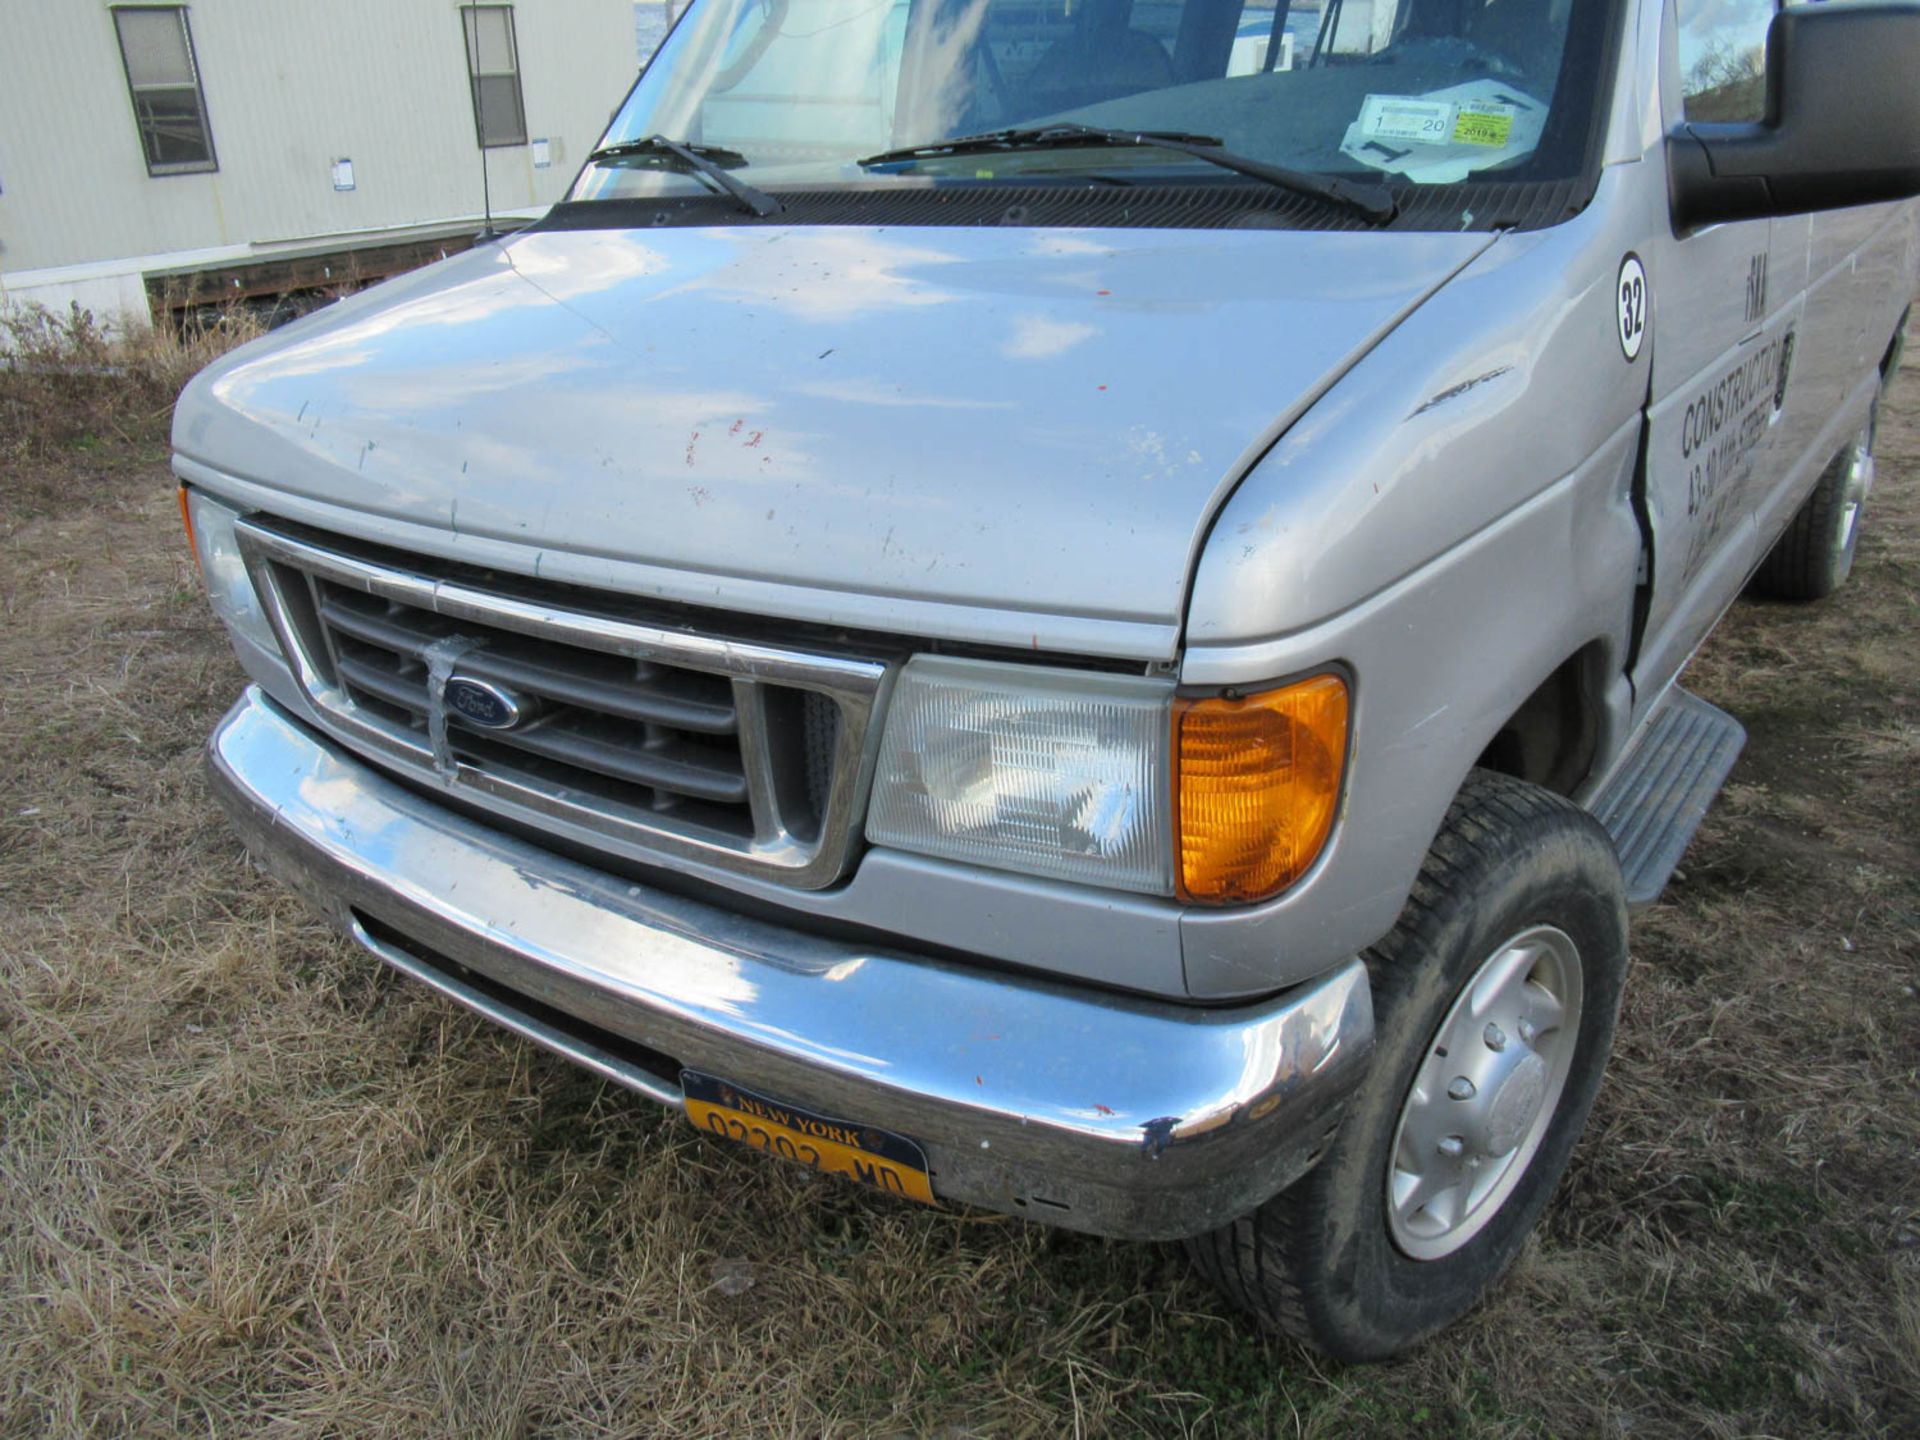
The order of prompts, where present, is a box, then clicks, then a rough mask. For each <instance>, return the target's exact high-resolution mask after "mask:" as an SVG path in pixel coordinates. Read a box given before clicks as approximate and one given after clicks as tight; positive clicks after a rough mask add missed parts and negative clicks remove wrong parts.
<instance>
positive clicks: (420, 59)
mask: <svg viewBox="0 0 1920 1440" xmlns="http://www.w3.org/2000/svg"><path fill="white" fill-rule="evenodd" d="M189 15H190V17H191V22H192V29H193V43H194V50H195V53H196V55H197V58H198V60H199V66H200V77H201V84H202V87H203V90H204V92H205V95H206V105H207V114H208V119H209V122H210V124H211V127H212V132H213V144H214V149H215V152H216V154H217V156H218V158H219V164H220V168H219V171H218V172H217V173H214V174H189V175H166V176H149V175H148V174H147V170H146V163H145V160H144V157H143V155H142V152H141V147H140V137H139V133H138V131H137V129H136V127H135V124H134V119H133V110H132V106H131V103H130V102H129V99H128V95H127V84H126V77H125V74H124V72H123V70H122V68H121V62H120V51H119V44H118V41H117V39H116V37H115V31H114V23H113V17H112V14H111V6H110V5H108V4H107V3H105V0H0V275H12V276H16V277H17V279H18V280H25V279H28V278H29V277H26V276H20V275H19V272H21V271H35V270H42V269H45V268H48V267H56V266H62V267H63V266H69V265H76V264H86V263H89V262H95V261H103V260H112V259H115V258H118V257H126V256H136V257H153V256H161V255H166V254H170V253H173V252H182V251H194V250H207V249H219V248H224V247H231V246H262V245H264V246H271V245H274V244H277V243H280V242H286V241H294V240H307V239H313V238H316V237H326V236H334V235H347V234H350V233H351V232H358V231H372V230H380V229H384V228H389V227H399V226H411V225H420V224H427V223H431V222H435V221H442V220H463V219H465V218H466V217H470V216H478V215H479V213H480V209H481V189H480V178H481V177H480V166H481V151H480V149H479V145H478V142H477V141H476V139H475V134H474V122H473V106H472V102H471V100H470V99H469V95H468V89H467V62H466V49H465V42H464V38H463V34H462V27H461V21H460V14H459V8H458V5H457V3H456V0H197V3H195V4H193V5H191V7H190V8H189ZM514 23H515V29H516V31H517V34H518V39H519V48H520V76H521V88H522V93H523V95H524V98H525V103H526V115H527V134H528V137H529V139H538V138H546V139H547V140H548V141H549V142H550V145H551V154H552V164H551V165H550V167H548V168H546V169H538V170H537V169H535V168H534V165H533V154H532V147H531V146H530V145H527V146H517V147H513V148H509V149H496V150H491V151H488V152H486V161H487V164H488V166H489V174H490V176H491V179H492V189H493V205H494V208H495V210H496V211H510V210H516V209H526V208H528V207H543V206H546V205H549V204H551V203H552V202H553V201H555V200H557V199H558V198H559V197H560V195H561V193H562V192H563V191H564V190H565V189H566V186H567V184H568V182H569V181H570V180H571V179H572V178H573V175H574V172H575V170H577V169H578V167H579V165H580V161H581V158H582V157H583V156H584V155H585V154H586V152H587V150H588V149H589V148H591V146H592V145H593V142H594V141H595V140H597V139H598V138H599V136H600V134H601V132H602V131H603V130H604V129H605V127H606V123H607V117H608V114H609V112H610V111H611V110H612V108H613V107H614V106H615V105H616V104H617V103H618V102H619V100H620V99H621V97H622V96H623V95H624V94H625V92H626V89H627V87H628V86H629V85H630V84H631V83H632V80H633V76H634V73H635V70H636V68H637V62H636V56H635V52H634V28H633V23H634V22H633V9H632V5H631V3H630V0H520V3H518V4H516V5H515V6H514ZM342 157H346V158H350V159H352V161H353V170H354V180H355V182H356V188H355V189H353V190H351V191H335V190H334V188H333V181H332V173H331V167H332V163H333V161H335V160H336V159H339V158H342Z"/></svg>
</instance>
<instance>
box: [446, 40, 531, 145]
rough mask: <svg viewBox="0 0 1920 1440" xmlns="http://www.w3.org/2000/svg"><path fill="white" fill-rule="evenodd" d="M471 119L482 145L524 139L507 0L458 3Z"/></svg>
mask: <svg viewBox="0 0 1920 1440" xmlns="http://www.w3.org/2000/svg"><path fill="white" fill-rule="evenodd" d="M460 14H461V18H462V19H464V20H465V21H466V28H467V78H468V80H469V81H470V82H471V83H472V86H473V125H474V130H475V132H476V133H477V134H478V135H479V137H480V148H481V149H482V150H494V149H498V148H500V147H501V146H504V145H524V144H526V143H527V107H526V104H525V102H524V101H523V100H522V98H521V95H520V49H519V46H518V45H517V44H516V43H515V41H514V34H513V7H512V6H511V5H462V6H461V7H460Z"/></svg>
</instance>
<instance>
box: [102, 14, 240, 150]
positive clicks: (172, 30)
mask: <svg viewBox="0 0 1920 1440" xmlns="http://www.w3.org/2000/svg"><path fill="white" fill-rule="evenodd" d="M113 23H114V28H115V29H116V30H117V31H118V32H119V36H120V60H121V63H122V64H123V65H125V66H126V71H127V91H128V93H129V95H131V97H132V99H133V119H134V124H135V125H137V126H138V127H139V129H140V145H141V148H142V149H143V150H144V151H145V152H146V157H147V173H148V174H149V175H185V174H191V173H194V172H196V171H203V170H218V169H219V168H220V166H219V162H218V161H217V160H215V158H214V154H213V131H212V129H211V127H209V126H208V124H207V101H206V96H205V95H203V94H202V93H201V90H200V69H199V66H197V65H196V64H195V63H194V57H193V33H192V31H190V30H189V29H188V28H187V12H186V9H185V7H184V6H179V5H139V6H131V5H130V6H123V7H121V8H119V9H116V10H115V11H114V12H113Z"/></svg>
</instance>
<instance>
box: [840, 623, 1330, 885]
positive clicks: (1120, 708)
mask: <svg viewBox="0 0 1920 1440" xmlns="http://www.w3.org/2000/svg"><path fill="white" fill-rule="evenodd" d="M1348 708H1349V707H1348V694H1347V682H1346V681H1345V679H1343V678H1342V677H1341V676H1339V675H1335V674H1321V675H1313V676H1310V677H1308V678H1306V679H1304V680H1298V681H1294V682H1292V683H1290V684H1287V685H1282V686H1279V687H1277V688H1275V689H1271V690H1265V691H1261V692H1258V693H1256V694H1252V695H1221V696H1208V697H1204V698H1199V699H1179V700H1176V699H1175V698H1174V692H1173V686H1172V683H1171V682H1169V681H1160V680H1149V679H1145V678H1136V677H1131V676H1120V675H1099V674H1093V673H1089V672H1085V671H1077V670H1048V669H1041V668H1039V667H1037V666H1022V665H994V664H987V663H984V662H981V661H977V660H950V659H945V658H940V657H931V656H922V657H920V658H919V659H916V660H914V661H912V662H911V663H910V664H909V665H908V666H907V668H906V669H905V670H904V671H903V672H902V673H901V677H900V683H899V685H898V686H897V687H896V688H895V691H894V697H893V702H892V708H891V709H890V711H889V713H888V715H887V727H886V733H885V737H884V738H883V740H882V742H881V748H880V763H879V769H878V773H877V775H876V776H875V779H874V798H873V806H872V810H871V813H870V814H869V816H868V820H867V836H868V838H869V839H871V840H872V841H873V842H874V843H875V844H877V845H890V846H893V847H895V848H897V849H901V850H914V851H918V852H919V853H921V854H923V855H938V856H941V857H943V858H945V859H950V860H963V861H968V862H971V863H973V864H976V865H990V866H994V867H996V868H999V869H1004V870H1019V871H1024V872H1025V873H1027V874H1030V875H1045V876H1050V877H1052V878H1055V879H1060V880H1078V881H1083V882H1085V883H1088V884H1093V885H1104V886H1107V887H1109V888H1112V889H1116V890H1135V891H1141V892H1144V893H1146V894H1150V895H1176V896H1178V897H1179V898H1180V899H1181V900H1185V901H1189V902H1197V903H1200V904H1208V905H1219V904H1247V903H1251V902H1255V901H1259V900H1265V899H1269V898H1271V897H1272V896H1274V895H1277V894H1279V893H1280V892H1281V891H1282V890H1285V889H1286V888H1287V887H1288V886H1290V885H1292V884H1293V883H1294V882H1295V881H1297V880H1299V879H1300V877H1301V876H1303V875H1305V874H1306V873H1307V871H1308V870H1310V869H1311V868H1312V867H1313V863H1314V861H1316V860H1317V859H1318V858H1319V857H1320V854H1321V852H1322V851H1323V850H1324V849H1325V848H1326V843H1327V839H1328V836H1329V835H1330V834H1331V833H1332V831H1333V824H1334V820H1335V817H1336V815H1337V814H1338V811H1339V804H1340V796H1341V787H1342V783H1343V781H1344V779H1345V771H1346V755H1347V735H1348Z"/></svg>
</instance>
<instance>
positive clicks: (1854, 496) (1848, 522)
mask: <svg viewBox="0 0 1920 1440" xmlns="http://www.w3.org/2000/svg"><path fill="white" fill-rule="evenodd" d="M1872 491H1873V426H1872V424H1871V423H1869V424H1868V426H1867V428H1866V429H1865V430H1863V431H1861V432H1860V438H1859V439H1857V440H1855V441H1854V442H1853V451H1852V453H1851V454H1850V455H1848V457H1847V483H1846V488H1845V489H1843V490H1842V491H1841V492H1840V551H1841V553H1842V554H1845V553H1846V552H1847V551H1849V550H1851V549H1852V548H1853V535H1854V530H1855V529H1856V528H1857V527H1858V525H1859V524H1860V507H1861V506H1862V505H1864V504H1866V503H1867V496H1868V495H1869V494H1871V493H1872Z"/></svg>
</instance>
